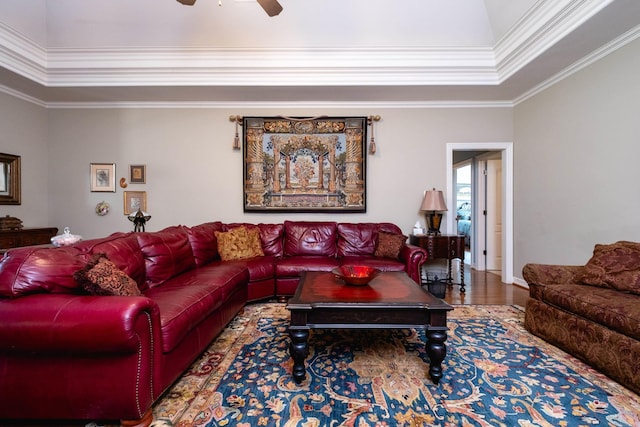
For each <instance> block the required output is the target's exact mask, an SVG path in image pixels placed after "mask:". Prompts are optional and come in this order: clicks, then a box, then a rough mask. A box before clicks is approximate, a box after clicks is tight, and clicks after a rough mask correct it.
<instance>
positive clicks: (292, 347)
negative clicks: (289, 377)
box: [289, 328, 309, 384]
mask: <svg viewBox="0 0 640 427" xmlns="http://www.w3.org/2000/svg"><path fill="white" fill-rule="evenodd" d="M289 337H290V338H291V344H289V354H291V358H292V359H293V370H292V374H293V379H294V381H295V382H296V384H300V383H301V382H302V381H303V380H304V379H305V377H306V374H307V373H306V369H305V367H304V360H305V359H306V358H307V356H308V355H309V343H308V340H309V329H291V328H289Z"/></svg>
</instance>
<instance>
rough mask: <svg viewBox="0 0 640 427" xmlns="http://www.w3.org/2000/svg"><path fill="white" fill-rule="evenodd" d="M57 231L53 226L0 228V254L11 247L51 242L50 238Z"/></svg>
mask: <svg viewBox="0 0 640 427" xmlns="http://www.w3.org/2000/svg"><path fill="white" fill-rule="evenodd" d="M57 232H58V229H57V228H55V227H45V228H21V229H19V230H0V255H1V254H3V253H5V252H6V251H7V249H11V248H18V247H21V246H31V245H45V244H51V238H52V237H53V236H55V235H56V233H57Z"/></svg>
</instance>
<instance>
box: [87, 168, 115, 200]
mask: <svg viewBox="0 0 640 427" xmlns="http://www.w3.org/2000/svg"><path fill="white" fill-rule="evenodd" d="M91 191H94V192H110V193H115V192H116V164H115V163H91Z"/></svg>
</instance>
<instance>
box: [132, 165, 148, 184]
mask: <svg viewBox="0 0 640 427" xmlns="http://www.w3.org/2000/svg"><path fill="white" fill-rule="evenodd" d="M129 182H130V183H131V184H146V182H147V165H129Z"/></svg>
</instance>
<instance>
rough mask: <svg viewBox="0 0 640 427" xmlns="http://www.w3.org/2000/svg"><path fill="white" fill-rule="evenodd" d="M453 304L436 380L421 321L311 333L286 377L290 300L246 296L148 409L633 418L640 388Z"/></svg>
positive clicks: (525, 422) (184, 415)
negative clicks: (298, 373) (296, 371)
mask: <svg viewBox="0 0 640 427" xmlns="http://www.w3.org/2000/svg"><path fill="white" fill-rule="evenodd" d="M523 317H524V312H523V310H522V309H521V308H519V307H514V306H500V305H487V306H455V309H454V310H453V311H452V312H450V313H449V321H448V326H449V332H448V339H447V341H446V344H447V357H446V359H445V360H444V362H443V369H444V376H443V378H442V380H441V381H440V384H439V385H438V386H436V385H434V384H433V382H432V381H431V379H430V378H428V375H427V370H428V362H429V359H428V357H427V356H426V354H425V349H424V347H425V345H424V342H425V336H424V333H423V332H421V331H416V330H411V329H408V330H314V331H312V333H311V336H310V338H309V347H310V353H309V357H308V359H307V363H306V366H307V378H306V380H305V381H304V382H303V383H302V384H300V385H296V384H295V382H294V381H293V379H292V377H291V364H292V362H291V360H290V357H289V350H288V348H289V337H288V332H287V327H288V324H289V312H288V310H287V309H286V305H285V304H281V303H261V304H251V305H248V306H247V307H246V308H245V310H244V312H243V313H241V314H240V315H238V316H237V317H236V318H235V319H234V320H233V321H232V323H231V324H230V325H229V326H228V327H227V328H226V329H225V331H224V332H223V333H222V334H221V335H220V336H219V337H218V338H217V339H216V340H215V341H214V342H213V343H212V345H211V346H210V348H209V349H208V350H207V351H206V352H205V353H204V354H203V356H202V357H201V358H200V359H199V360H198V361H197V362H196V363H194V364H193V366H192V367H191V369H190V370H189V371H188V372H186V373H185V375H184V376H183V377H182V378H181V379H180V380H179V381H178V382H177V383H176V384H175V385H174V386H173V388H172V389H170V390H169V391H168V393H167V394H166V395H165V396H164V397H163V398H162V399H161V400H160V401H159V402H158V403H157V404H156V405H155V407H154V424H153V425H154V426H155V427H164V426H180V427H192V426H206V427H215V426H238V427H250V426H279V427H293V426H301V427H316V426H336V427H337V426H353V427H367V426H371V427H374V426H375V427H383V426H384V427H390V426H411V427H417V426H491V427H495V426H505V427H509V426H519V427H533V426H550V427H551V426H567V427H573V426H640V409H638V408H640V397H639V396H638V395H636V394H634V393H632V392H630V391H629V390H627V389H626V388H624V387H622V386H620V385H619V384H617V383H615V382H613V381H611V380H610V379H608V378H607V377H606V376H604V375H602V374H599V373H598V372H596V371H594V370H593V369H591V368H589V367H588V366H586V365H585V364H583V363H582V362H580V361H578V360H577V359H575V358H573V357H572V356H569V355H567V354H566V353H564V352H562V351H561V350H559V349H557V348H555V347H553V346H551V345H549V344H547V343H545V342H544V341H542V340H541V339H539V338H537V337H535V336H533V335H531V334H530V333H528V332H527V331H526V330H525V329H524V326H523Z"/></svg>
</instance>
